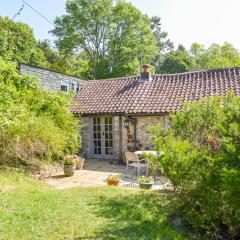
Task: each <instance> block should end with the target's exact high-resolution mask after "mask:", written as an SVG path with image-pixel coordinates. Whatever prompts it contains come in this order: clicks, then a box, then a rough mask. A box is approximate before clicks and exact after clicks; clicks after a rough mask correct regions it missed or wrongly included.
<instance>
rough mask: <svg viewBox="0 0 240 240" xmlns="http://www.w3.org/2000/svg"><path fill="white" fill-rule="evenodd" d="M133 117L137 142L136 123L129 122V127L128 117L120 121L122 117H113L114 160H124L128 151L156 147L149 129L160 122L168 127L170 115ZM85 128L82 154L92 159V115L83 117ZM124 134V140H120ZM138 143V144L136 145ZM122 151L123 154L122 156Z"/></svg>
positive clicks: (83, 130) (162, 125)
mask: <svg viewBox="0 0 240 240" xmlns="http://www.w3.org/2000/svg"><path fill="white" fill-rule="evenodd" d="M132 119H136V120H137V125H136V143H135V141H134V137H135V135H134V124H133V122H129V127H128V128H125V127H124V121H125V120H126V117H122V121H121V123H120V117H119V116H114V117H113V136H114V138H113V148H114V153H115V154H114V156H113V160H116V161H117V162H118V161H119V160H120V159H122V160H123V162H124V159H125V156H124V155H125V152H126V151H131V152H133V151H135V150H152V149H154V146H153V144H152V143H151V142H150V139H149V133H148V129H149V127H150V126H152V125H156V124H159V125H160V126H161V127H162V128H164V129H167V128H168V124H167V123H168V117H167V116H134V117H132ZM82 121H83V128H82V154H83V156H84V157H85V158H86V159H91V158H92V157H93V156H92V154H91V146H90V143H91V137H90V135H91V124H92V117H90V116H88V117H82ZM121 135H122V141H121V142H120V139H121ZM135 145H136V146H135ZM121 152H122V156H121Z"/></svg>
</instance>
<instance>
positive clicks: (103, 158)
mask: <svg viewBox="0 0 240 240" xmlns="http://www.w3.org/2000/svg"><path fill="white" fill-rule="evenodd" d="M106 117H111V118H112V143H113V147H112V148H113V154H112V155H106V154H105V142H106V141H105V134H106V133H105V123H104V121H105V118H106ZM94 118H100V124H101V155H100V154H99V155H98V154H94V137H93V134H94V130H93V119H94ZM90 121H91V124H90V143H89V144H90V156H91V158H93V159H99V160H112V159H114V158H115V155H116V153H115V151H114V145H115V138H114V137H115V136H114V116H112V115H94V116H91V120H90ZM103 133H104V137H103Z"/></svg>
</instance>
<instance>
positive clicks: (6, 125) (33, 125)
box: [0, 59, 79, 165]
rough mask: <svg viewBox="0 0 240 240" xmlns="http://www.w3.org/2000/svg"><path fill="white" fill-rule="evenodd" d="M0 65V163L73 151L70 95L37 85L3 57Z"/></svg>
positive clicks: (75, 138) (28, 161)
mask: <svg viewBox="0 0 240 240" xmlns="http://www.w3.org/2000/svg"><path fill="white" fill-rule="evenodd" d="M0 66H1V67H0V90H1V92H2V93H3V94H1V97H0V98H1V99H0V100H1V101H0V164H7V165H13V164H15V165H16V164H25V165H29V164H33V165H34V164H37V163H38V160H58V159H60V158H61V157H62V156H63V155H64V154H66V153H75V152H76V151H77V147H78V142H79V141H78V124H77V121H76V119H75V118H74V117H73V116H72V115H71V114H70V113H69V111H68V108H67V104H68V100H69V97H67V96H65V95H60V94H55V93H50V92H47V91H44V90H42V89H40V88H38V86H37V84H36V82H35V81H34V79H32V78H30V77H28V76H21V75H19V74H18V73H17V71H16V68H15V65H13V64H10V63H6V62H5V61H3V60H2V59H0Z"/></svg>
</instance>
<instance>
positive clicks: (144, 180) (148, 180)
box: [138, 176, 153, 183]
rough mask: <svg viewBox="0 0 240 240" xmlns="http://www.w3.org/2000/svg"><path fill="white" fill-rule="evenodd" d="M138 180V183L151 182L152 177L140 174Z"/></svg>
mask: <svg viewBox="0 0 240 240" xmlns="http://www.w3.org/2000/svg"><path fill="white" fill-rule="evenodd" d="M138 182H140V183H153V178H152V177H146V176H141V177H139V178H138Z"/></svg>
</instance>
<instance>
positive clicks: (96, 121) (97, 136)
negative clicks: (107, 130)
mask: <svg viewBox="0 0 240 240" xmlns="http://www.w3.org/2000/svg"><path fill="white" fill-rule="evenodd" d="M101 131H102V128H101V118H100V117H94V118H93V154H94V155H101V154H102V139H101V135H102V134H101Z"/></svg>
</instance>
